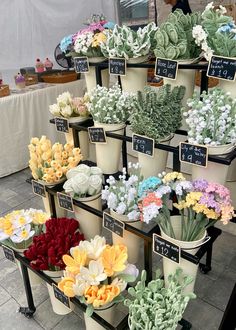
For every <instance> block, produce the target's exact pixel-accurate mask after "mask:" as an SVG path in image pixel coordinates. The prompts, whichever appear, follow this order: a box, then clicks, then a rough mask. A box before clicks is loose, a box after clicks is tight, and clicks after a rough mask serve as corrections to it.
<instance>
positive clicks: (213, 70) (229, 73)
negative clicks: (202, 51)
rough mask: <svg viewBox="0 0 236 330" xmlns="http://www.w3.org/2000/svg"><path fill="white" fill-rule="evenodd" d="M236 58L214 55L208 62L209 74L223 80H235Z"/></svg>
mask: <svg viewBox="0 0 236 330" xmlns="http://www.w3.org/2000/svg"><path fill="white" fill-rule="evenodd" d="M235 73H236V59H235V58H230V57H222V56H212V57H211V60H210V62H209V64H208V69H207V76H208V77H216V78H218V79H222V80H231V81H235V78H236V75H235Z"/></svg>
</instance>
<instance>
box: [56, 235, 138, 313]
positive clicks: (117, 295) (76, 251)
mask: <svg viewBox="0 0 236 330" xmlns="http://www.w3.org/2000/svg"><path fill="white" fill-rule="evenodd" d="M62 259H63V261H64V263H65V265H66V268H65V271H64V277H63V278H62V279H61V281H60V282H59V283H58V287H59V289H60V290H61V291H63V292H64V293H65V295H66V296H68V297H75V296H78V298H79V299H80V302H81V303H84V304H86V305H87V310H86V314H87V315H88V316H91V315H92V313H93V310H94V308H99V307H107V306H109V305H110V304H114V303H118V302H121V301H123V296H122V295H121V292H122V291H124V290H125V288H126V286H127V283H128V282H133V281H135V280H136V278H137V277H138V273H139V272H138V269H137V268H136V266H135V265H133V264H128V263H127V260H128V254H127V247H126V246H124V245H108V244H106V240H105V238H104V237H100V236H98V235H97V236H95V238H94V239H91V241H81V242H80V243H79V245H78V246H76V247H73V248H71V249H70V255H64V256H63V258H62Z"/></svg>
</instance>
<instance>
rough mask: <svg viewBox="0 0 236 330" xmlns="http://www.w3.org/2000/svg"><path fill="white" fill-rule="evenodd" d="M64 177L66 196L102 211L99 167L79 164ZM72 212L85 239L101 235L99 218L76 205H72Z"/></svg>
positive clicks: (100, 220)
mask: <svg viewBox="0 0 236 330" xmlns="http://www.w3.org/2000/svg"><path fill="white" fill-rule="evenodd" d="M66 176H67V179H68V180H67V181H66V182H65V183H64V185H63V188H64V190H65V192H66V193H67V194H69V195H70V196H71V197H72V198H74V199H76V200H78V201H80V202H82V203H84V204H86V205H88V206H90V207H93V208H95V209H97V210H99V211H101V210H102V201H101V191H102V170H101V169H100V168H99V167H96V166H91V167H89V166H87V165H85V164H80V165H78V166H77V167H75V168H73V169H71V170H69V171H68V172H67V174H66ZM74 211H75V217H76V219H78V221H79V223H80V228H81V230H82V232H83V233H84V236H85V238H86V239H91V238H93V237H94V236H96V235H100V234H101V230H102V219H101V218H100V217H98V216H97V215H95V214H92V213H90V212H88V211H86V210H84V209H82V208H80V207H79V206H76V205H74Z"/></svg>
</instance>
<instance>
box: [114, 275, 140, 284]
mask: <svg viewBox="0 0 236 330" xmlns="http://www.w3.org/2000/svg"><path fill="white" fill-rule="evenodd" d="M118 278H120V279H121V280H123V281H125V282H127V283H128V282H134V281H135V280H136V277H135V276H133V275H129V274H119V275H118Z"/></svg>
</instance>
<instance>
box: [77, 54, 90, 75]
mask: <svg viewBox="0 0 236 330" xmlns="http://www.w3.org/2000/svg"><path fill="white" fill-rule="evenodd" d="M74 67H75V72H77V73H84V72H89V61H88V58H87V57H86V56H84V57H74Z"/></svg>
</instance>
